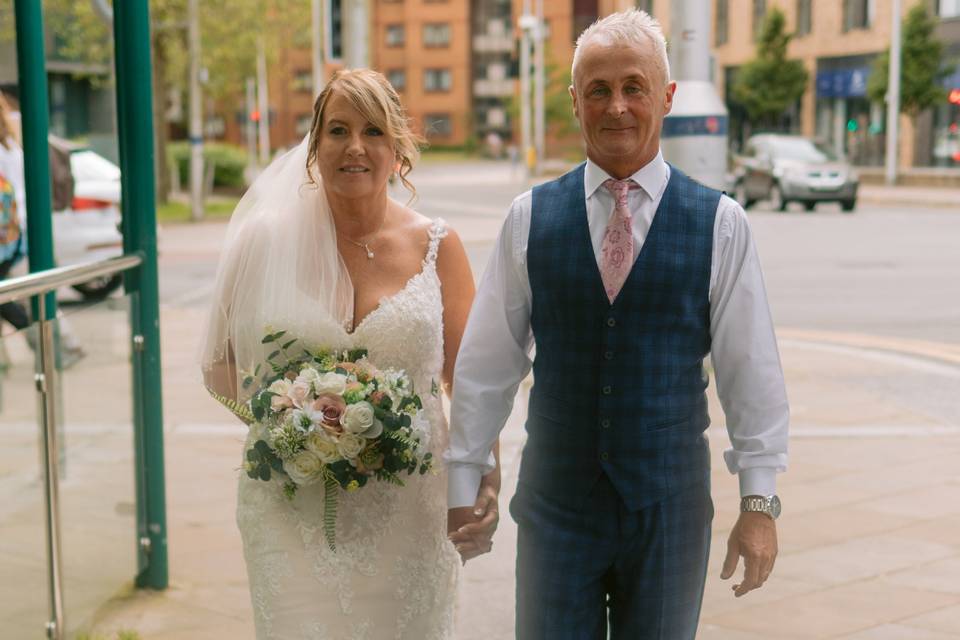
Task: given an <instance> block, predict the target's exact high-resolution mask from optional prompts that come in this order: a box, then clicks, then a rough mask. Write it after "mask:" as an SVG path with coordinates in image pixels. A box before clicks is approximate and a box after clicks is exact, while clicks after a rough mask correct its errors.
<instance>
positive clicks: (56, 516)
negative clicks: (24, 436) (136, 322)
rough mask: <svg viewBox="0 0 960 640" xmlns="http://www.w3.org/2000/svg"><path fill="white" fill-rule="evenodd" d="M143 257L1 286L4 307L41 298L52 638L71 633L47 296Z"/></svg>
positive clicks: (37, 378)
mask: <svg viewBox="0 0 960 640" xmlns="http://www.w3.org/2000/svg"><path fill="white" fill-rule="evenodd" d="M142 263H143V256H141V255H139V254H131V255H127V256H120V257H117V258H109V259H107V260H100V261H97V262H89V263H86V264H80V265H76V266H72V267H60V268H56V269H48V270H46V271H39V272H37V273H31V274H30V275H26V276H22V277H19V278H11V279H10V280H6V281H4V282H0V304H3V303H6V302H10V301H12V300H18V299H21V298H28V297H31V296H37V299H36V301H37V318H36V327H37V332H38V334H39V336H38V337H39V340H38V341H37V346H38V353H37V355H38V356H39V357H38V358H37V359H36V373H35V374H34V382H35V384H36V388H37V393H38V394H39V398H40V403H39V406H40V427H41V431H40V442H41V445H42V447H43V451H42V454H43V455H42V461H43V489H44V511H45V514H44V515H45V520H46V547H47V549H46V551H47V562H48V567H47V583H48V584H47V586H48V590H49V597H50V619H49V620H48V621H47V624H46V632H47V633H46V635H47V638H49V640H63V638H64V637H65V634H66V623H65V621H64V604H63V561H62V554H61V548H60V527H61V521H60V497H59V496H60V478H59V473H58V461H59V445H58V442H57V410H56V407H57V395H58V393H59V392H58V377H59V371H58V370H57V366H58V365H57V357H56V340H55V337H54V323H53V322H52V321H51V320H50V319H48V318H47V308H46V302H47V300H46V298H47V297H46V296H45V295H44V294H46V293H49V292H51V291H56V290H57V289H58V288H60V287H65V286H70V285H73V284H79V283H81V282H87V281H89V280H92V279H94V278H100V277H103V276H110V275H113V274H115V273H121V272H123V271H127V270H129V269H134V268H136V267H139V266H140V265H141V264H142Z"/></svg>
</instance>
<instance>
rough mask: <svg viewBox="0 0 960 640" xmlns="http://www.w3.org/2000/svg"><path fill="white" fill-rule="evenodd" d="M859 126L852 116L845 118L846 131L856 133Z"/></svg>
mask: <svg viewBox="0 0 960 640" xmlns="http://www.w3.org/2000/svg"><path fill="white" fill-rule="evenodd" d="M859 128H860V125H859V124H857V121H856V120H855V119H854V118H850V119H849V120H847V131H849V132H850V133H856V132H857V129H859Z"/></svg>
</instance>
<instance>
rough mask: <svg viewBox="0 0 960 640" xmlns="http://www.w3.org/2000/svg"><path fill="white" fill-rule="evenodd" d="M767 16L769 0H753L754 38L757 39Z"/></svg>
mask: <svg viewBox="0 0 960 640" xmlns="http://www.w3.org/2000/svg"><path fill="white" fill-rule="evenodd" d="M766 17H767V0H753V39H754V40H756V39H757V36H758V35H760V29H762V28H763V19H764V18H766Z"/></svg>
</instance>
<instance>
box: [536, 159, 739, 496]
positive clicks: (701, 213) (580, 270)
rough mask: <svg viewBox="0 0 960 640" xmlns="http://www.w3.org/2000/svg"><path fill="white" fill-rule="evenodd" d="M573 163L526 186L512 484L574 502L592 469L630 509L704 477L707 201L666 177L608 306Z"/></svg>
mask: <svg viewBox="0 0 960 640" xmlns="http://www.w3.org/2000/svg"><path fill="white" fill-rule="evenodd" d="M584 166H585V165H582V164H581V165H580V166H579V167H577V168H576V169H574V170H573V171H571V172H570V173H567V174H566V175H564V176H561V177H560V178H558V179H557V180H554V181H552V182H548V183H546V184H543V185H541V186H538V187H536V188H535V189H534V190H533V203H532V217H531V222H530V239H529V243H528V245H527V269H528V273H529V277H530V287H531V290H532V293H533V300H532V309H531V325H532V327H533V334H534V338H535V340H536V356H535V360H534V363H533V373H534V387H533V390H532V392H531V395H530V407H529V412H528V418H527V424H526V429H527V444H526V447H525V448H524V452H523V457H522V462H521V469H520V483H521V485H527V486H529V487H531V488H533V489H535V490H537V491H540V492H542V493H544V494H546V495H549V496H552V497H556V498H558V499H562V500H563V501H564V502H565V503H567V504H582V503H583V501H584V500H585V498H586V496H587V494H588V493H589V491H590V489H591V488H592V486H593V484H594V482H595V481H596V480H597V478H599V476H600V474H601V473H605V474H606V475H607V477H608V478H609V479H610V481H611V482H612V484H613V486H614V487H615V488H616V490H617V492H618V493H619V494H620V497H621V498H622V499H623V501H624V503H625V504H626V506H627V507H628V508H629V509H631V510H636V509H642V508H644V507H646V506H648V505H651V504H653V503H655V502H658V501H660V500H661V499H663V498H665V497H667V496H669V495H670V494H671V493H673V492H676V491H679V490H681V489H683V488H686V487H689V486H691V485H693V484H695V483H698V482H708V481H709V474H710V459H709V451H708V447H707V442H706V437H705V436H704V433H703V432H704V430H705V429H706V428H707V426H708V425H709V423H710V418H709V416H708V414H707V400H706V395H705V393H704V392H705V390H706V388H707V378H706V375H705V373H704V370H703V359H704V357H706V355H707V354H708V352H709V351H710V300H709V288H710V269H711V261H712V251H713V227H714V219H715V217H716V211H717V204H718V202H719V199H720V193H719V192H717V191H713V190H711V189H708V188H706V187H704V186H701V185H700V184H698V183H696V182H694V181H693V180H691V179H690V178H688V177H687V176H686V175H684V174H683V173H681V172H680V171H679V170H677V169H676V168H674V167H671V171H670V180H669V182H668V184H667V187H666V190H665V191H664V194H663V198H662V200H661V202H660V206H659V208H658V209H657V213H656V215H655V216H654V219H653V223H652V225H651V227H650V230H649V232H648V234H647V237H646V239H645V240H644V243H643V246H642V248H641V251H640V254H639V256H638V257H637V260H636V263H635V264H634V267H633V270H632V271H631V272H630V275H629V276H628V278H627V281H626V282H625V283H624V285H623V289H622V290H621V291H620V294H619V295H618V296H617V298H616V299H615V300H614V302H613V304H612V305H611V304H610V303H609V301H608V300H607V297H606V294H605V293H604V288H603V283H602V282H601V279H600V271H599V268H598V266H597V258H596V256H595V254H594V250H593V246H592V244H591V241H590V231H589V227H588V223H587V211H586V203H585V200H584V186H583V176H584Z"/></svg>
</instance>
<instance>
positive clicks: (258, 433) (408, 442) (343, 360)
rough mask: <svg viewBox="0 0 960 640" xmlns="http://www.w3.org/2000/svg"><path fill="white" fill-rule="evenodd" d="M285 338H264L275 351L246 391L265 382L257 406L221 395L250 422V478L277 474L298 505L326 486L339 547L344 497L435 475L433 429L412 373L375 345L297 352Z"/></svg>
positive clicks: (328, 522) (330, 537) (254, 399)
mask: <svg viewBox="0 0 960 640" xmlns="http://www.w3.org/2000/svg"><path fill="white" fill-rule="evenodd" d="M285 336H286V332H285V331H277V332H272V333H268V334H267V335H266V336H264V338H263V341H262V342H263V344H265V345H272V346H273V347H274V350H273V351H272V353H270V355H269V356H268V357H267V362H266V364H267V365H268V369H267V371H266V373H264V374H263V375H262V376H261V375H260V370H261V369H262V368H263V365H260V366H258V367H257V369H256V370H255V371H254V372H252V373H250V374H246V375H245V376H244V380H243V383H242V384H243V387H244V388H245V389H249V388H250V387H251V386H253V384H254V382H255V381H257V379H258V376H259V384H258V387H257V388H256V389H255V390H254V392H253V395H252V396H251V398H250V400H249V401H247V402H246V403H243V404H241V403H238V402H235V401H232V400H230V399H227V398H222V397H218V398H217V399H218V400H220V401H221V402H222V403H223V404H225V405H226V406H227V407H228V408H230V409H231V410H232V411H233V412H234V413H235V414H236V415H237V416H239V417H240V418H241V419H242V420H244V421H245V422H247V423H248V424H249V425H250V437H249V438H248V442H249V443H250V446H249V448H248V449H247V451H246V454H245V462H244V469H245V471H246V473H247V475H248V476H249V477H250V478H252V479H259V480H266V481H269V480H270V479H271V478H273V477H274V475H275V474H276V475H277V476H278V477H279V478H281V479H283V480H284V483H283V493H284V494H285V495H286V497H287V498H289V499H291V500H292V499H293V497H294V496H295V495H296V493H297V491H298V489H299V488H300V487H305V486H309V485H312V484H317V483H322V484H323V485H324V518H323V520H324V534H325V536H326V540H327V544H328V545H329V547H330V548H331V549H335V548H336V544H335V535H334V533H335V524H336V509H337V501H338V497H339V496H338V492H339V491H340V490H344V491H347V492H353V491H356V490H358V489H360V488H362V487H364V486H365V485H366V484H367V483H368V482H370V481H371V480H379V481H382V482H389V483H391V484H395V485H399V486H403V479H402V476H403V475H404V474H406V475H411V474H413V473H417V472H419V473H420V474H421V475H422V474H425V473H427V472H428V471H430V470H431V469H432V466H433V460H432V457H433V456H432V454H431V453H430V452H429V450H428V447H429V438H430V425H429V422H428V421H427V420H426V418H425V417H424V415H423V405H422V403H421V401H420V398H419V396H417V395H416V394H415V393H414V390H413V384H412V382H411V381H410V378H409V377H408V376H407V375H406V373H404V372H403V371H402V370H400V371H397V370H393V369H378V368H377V367H376V366H374V365H373V363H371V362H370V361H369V360H368V359H367V351H366V350H365V349H351V350H346V351H334V350H328V349H319V350H311V349H306V348H302V347H298V348H295V347H294V345H295V344H296V343H297V340H296V339H286V340H285V339H284V337H285ZM268 348H269V347H268Z"/></svg>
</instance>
